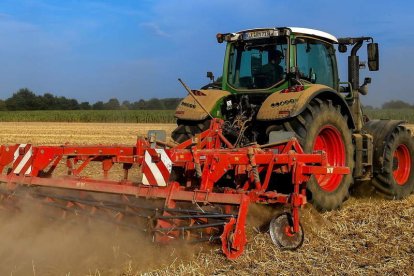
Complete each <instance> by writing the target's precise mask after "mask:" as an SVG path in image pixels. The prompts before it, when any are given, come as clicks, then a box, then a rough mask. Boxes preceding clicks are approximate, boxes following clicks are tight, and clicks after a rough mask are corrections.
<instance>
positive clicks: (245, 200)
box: [0, 119, 350, 259]
mask: <svg viewBox="0 0 414 276" xmlns="http://www.w3.org/2000/svg"><path fill="white" fill-rule="evenodd" d="M221 126H222V121H221V120H219V119H215V120H213V121H212V123H211V126H210V128H209V129H208V130H207V131H205V132H203V133H201V134H200V135H198V136H197V137H195V138H194V139H191V140H187V141H185V142H184V143H182V144H179V145H175V146H171V145H168V144H167V143H165V142H160V141H157V140H156V139H155V137H154V136H151V137H149V138H138V140H137V142H136V144H135V145H134V146H118V145H116V146H102V145H96V146H71V145H64V146H32V145H30V144H16V145H3V146H1V148H0V171H1V175H0V181H1V182H2V183H4V184H2V186H1V194H2V196H1V198H2V199H3V204H4V205H7V204H8V203H10V202H11V201H13V199H16V198H19V197H20V195H22V193H23V192H27V191H28V192H29V193H30V194H31V196H32V198H36V199H39V200H40V201H41V202H43V203H45V204H46V205H52V206H55V207H58V208H59V209H60V210H61V211H62V214H63V215H66V214H67V213H68V212H70V211H76V212H80V213H84V214H85V215H88V216H92V215H93V216H100V215H103V214H106V215H109V217H112V218H113V219H114V220H115V222H117V223H119V224H121V225H124V224H125V223H124V222H128V225H135V223H138V222H140V223H141V224H142V221H144V223H145V224H146V225H147V227H146V231H147V232H148V233H150V234H151V236H152V237H153V239H154V240H155V241H157V242H161V243H167V242H170V241H172V240H177V239H184V240H189V241H214V240H219V241H221V243H222V249H223V252H224V254H225V255H226V256H227V257H228V258H231V259H232V258H236V257H238V256H239V255H240V254H241V253H242V252H243V248H244V246H245V244H246V233H245V224H246V216H247V212H248V207H249V204H250V203H259V204H269V205H274V204H284V205H287V206H289V207H290V214H289V217H288V219H287V220H286V221H287V222H286V221H285V224H284V226H282V227H281V228H280V229H281V231H282V232H283V233H282V237H283V238H284V242H285V243H280V244H281V245H283V246H286V241H287V242H288V246H286V247H292V248H296V247H297V246H299V245H300V244H298V245H297V246H295V244H293V245H292V244H289V241H292V242H293V243H295V241H296V240H299V241H300V240H302V241H303V231H302V229H301V226H300V223H299V208H300V207H302V206H303V205H304V204H306V181H308V180H309V178H310V177H311V176H312V175H327V174H349V173H350V171H349V168H347V167H334V166H330V164H328V161H327V158H326V155H325V153H324V152H317V153H312V154H306V153H304V152H303V150H302V148H301V147H300V145H299V143H298V142H297V140H296V139H295V138H292V139H290V140H287V141H281V142H280V143H275V144H272V145H264V146H258V145H255V144H252V145H250V146H246V147H242V148H234V147H233V145H232V144H231V143H230V142H229V141H228V140H227V139H226V138H225V137H224V136H223V134H222V131H221ZM96 164H98V165H99V166H100V170H101V171H102V176H101V177H100V178H96V177H90V176H88V174H90V173H91V172H90V171H88V170H91V167H93V166H95V169H96ZM280 174H287V175H290V176H291V182H290V183H278V184H279V186H281V184H283V185H285V186H287V185H289V186H291V189H289V190H290V192H289V193H286V194H283V193H279V192H278V191H277V190H276V189H275V187H276V185H275V184H276V183H275V182H277V177H275V176H277V175H280ZM114 176H115V177H114ZM119 176H121V177H119ZM117 178H118V179H117ZM279 221H282V220H280V219H279V220H277V221H275V222H274V223H277V222H279ZM279 225H281V224H280V223H279V224H277V225H276V227H277V226H279ZM297 235H302V239H301V238H300V237H299V239H298V238H297ZM272 238H273V236H272ZM277 242H278V241H277ZM278 243H279V242H278Z"/></svg>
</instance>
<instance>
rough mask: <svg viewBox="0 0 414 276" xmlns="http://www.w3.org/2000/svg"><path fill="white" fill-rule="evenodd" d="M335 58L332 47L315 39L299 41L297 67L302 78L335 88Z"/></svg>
mask: <svg viewBox="0 0 414 276" xmlns="http://www.w3.org/2000/svg"><path fill="white" fill-rule="evenodd" d="M334 58H335V53H334V48H333V46H332V45H330V44H327V43H324V42H322V41H319V40H315V39H307V38H300V39H297V42H296V65H297V68H298V70H299V74H300V77H301V78H303V79H305V80H307V81H310V82H312V83H319V84H324V85H327V86H329V87H332V88H335V71H334V65H335V59H334Z"/></svg>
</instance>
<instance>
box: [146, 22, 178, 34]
mask: <svg viewBox="0 0 414 276" xmlns="http://www.w3.org/2000/svg"><path fill="white" fill-rule="evenodd" d="M140 26H141V27H144V28H146V29H148V30H150V31H151V32H153V33H154V34H156V35H158V36H161V37H171V35H170V34H169V33H167V32H165V31H163V30H162V29H161V28H160V26H159V25H158V24H157V23H155V22H144V23H141V24H140Z"/></svg>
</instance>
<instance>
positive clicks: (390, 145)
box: [372, 126, 414, 199]
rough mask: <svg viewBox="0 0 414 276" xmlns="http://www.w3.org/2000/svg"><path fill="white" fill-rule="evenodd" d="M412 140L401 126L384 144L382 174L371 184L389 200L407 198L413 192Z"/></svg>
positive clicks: (413, 142) (413, 164) (413, 162)
mask: <svg viewBox="0 0 414 276" xmlns="http://www.w3.org/2000/svg"><path fill="white" fill-rule="evenodd" d="M413 159H414V139H413V137H412V136H411V133H410V132H409V131H408V130H407V129H406V128H404V127H403V126H398V127H397V128H396V129H395V130H394V131H393V133H392V134H391V136H390V138H389V139H388V141H387V142H386V145H385V149H384V163H383V169H382V172H381V173H379V174H377V175H375V178H374V179H373V180H372V184H373V185H374V186H375V188H376V189H377V190H378V191H379V192H381V193H383V194H385V195H386V196H388V197H390V198H395V199H401V198H404V197H407V196H408V195H409V194H410V193H411V192H413V190H414V160H413Z"/></svg>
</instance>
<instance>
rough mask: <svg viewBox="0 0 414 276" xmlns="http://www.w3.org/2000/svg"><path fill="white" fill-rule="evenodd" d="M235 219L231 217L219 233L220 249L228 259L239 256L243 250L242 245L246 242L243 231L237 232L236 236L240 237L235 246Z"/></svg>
mask: <svg viewBox="0 0 414 276" xmlns="http://www.w3.org/2000/svg"><path fill="white" fill-rule="evenodd" d="M235 231H236V219H235V218H232V219H230V221H229V222H228V223H226V225H225V226H224V230H223V234H222V235H221V249H222V250H223V253H224V255H226V257H227V258H228V259H230V260H234V259H236V258H237V257H239V256H240V255H241V254H242V253H243V251H244V245H245V244H246V237H245V234H244V233H239V236H238V237H237V238H238V239H240V241H239V245H238V246H235V240H236V235H237V234H236V233H235Z"/></svg>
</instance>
